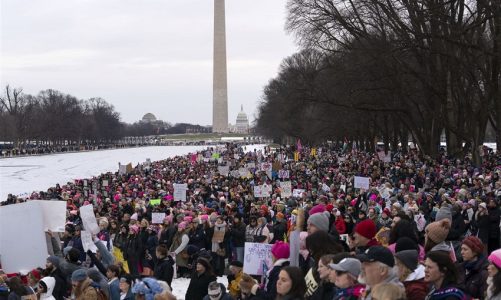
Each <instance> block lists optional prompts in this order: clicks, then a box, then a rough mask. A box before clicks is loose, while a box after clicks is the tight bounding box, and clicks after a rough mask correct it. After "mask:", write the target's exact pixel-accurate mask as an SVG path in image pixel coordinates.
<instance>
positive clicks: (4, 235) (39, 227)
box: [0, 203, 48, 273]
mask: <svg viewBox="0 0 501 300" xmlns="http://www.w3.org/2000/svg"><path fill="white" fill-rule="evenodd" d="M47 255H48V253H47V241H46V239H45V233H44V220H43V215H42V213H41V212H40V211H39V210H36V209H33V207H32V206H30V205H29V204H28V203H20V204H12V205H6V206H0V260H1V263H2V269H3V270H4V271H5V272H6V273H17V272H20V271H22V272H26V273H27V272H29V271H30V270H33V269H35V268H38V267H45V262H46V259H47Z"/></svg>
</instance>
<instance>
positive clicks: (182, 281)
mask: <svg viewBox="0 0 501 300" xmlns="http://www.w3.org/2000/svg"><path fill="white" fill-rule="evenodd" d="M217 282H219V283H222V284H223V285H224V286H225V287H226V288H227V287H228V279H227V278H226V276H222V277H218V278H217ZM189 284H190V279H189V278H177V279H174V280H173V281H172V293H173V294H174V296H176V298H177V300H184V296H185V295H186V291H187V290H188V285H189ZM186 300H189V299H186Z"/></svg>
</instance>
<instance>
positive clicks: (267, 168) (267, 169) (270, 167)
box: [261, 162, 273, 178]
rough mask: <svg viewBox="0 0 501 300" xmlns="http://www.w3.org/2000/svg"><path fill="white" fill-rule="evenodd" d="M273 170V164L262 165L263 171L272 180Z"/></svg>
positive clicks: (265, 163)
mask: <svg viewBox="0 0 501 300" xmlns="http://www.w3.org/2000/svg"><path fill="white" fill-rule="evenodd" d="M272 170H273V165H272V164H271V163H268V162H264V163H262V164H261V171H263V172H265V173H266V176H268V178H271V172H272Z"/></svg>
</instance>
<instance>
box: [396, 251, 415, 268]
mask: <svg viewBox="0 0 501 300" xmlns="http://www.w3.org/2000/svg"><path fill="white" fill-rule="evenodd" d="M418 256H419V253H418V252H417V250H404V251H400V252H397V253H395V257H396V258H397V259H398V260H400V262H401V263H402V264H403V265H404V266H406V267H407V268H408V269H409V270H411V271H414V270H416V268H417V266H418Z"/></svg>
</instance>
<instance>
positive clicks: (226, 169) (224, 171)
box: [217, 166, 230, 176]
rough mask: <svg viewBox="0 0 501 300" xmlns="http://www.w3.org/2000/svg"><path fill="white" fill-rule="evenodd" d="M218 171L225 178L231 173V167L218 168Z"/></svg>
mask: <svg viewBox="0 0 501 300" xmlns="http://www.w3.org/2000/svg"><path fill="white" fill-rule="evenodd" d="M217 171H218V172H219V174H221V175H223V176H228V174H229V173H230V167H229V166H218V167H217Z"/></svg>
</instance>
